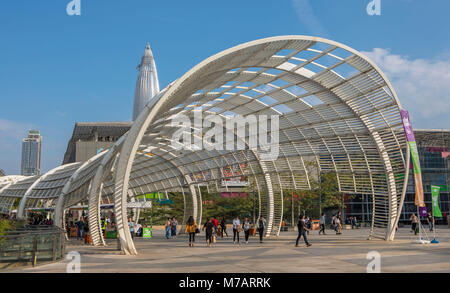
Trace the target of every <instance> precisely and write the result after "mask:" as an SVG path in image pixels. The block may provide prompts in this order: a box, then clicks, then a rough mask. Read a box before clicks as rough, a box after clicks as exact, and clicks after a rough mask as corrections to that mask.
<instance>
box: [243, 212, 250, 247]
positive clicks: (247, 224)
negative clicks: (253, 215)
mask: <svg viewBox="0 0 450 293" xmlns="http://www.w3.org/2000/svg"><path fill="white" fill-rule="evenodd" d="M242 229H243V230H244V234H245V244H248V237H249V236H250V222H249V221H248V218H247V217H246V218H245V219H244V223H242Z"/></svg>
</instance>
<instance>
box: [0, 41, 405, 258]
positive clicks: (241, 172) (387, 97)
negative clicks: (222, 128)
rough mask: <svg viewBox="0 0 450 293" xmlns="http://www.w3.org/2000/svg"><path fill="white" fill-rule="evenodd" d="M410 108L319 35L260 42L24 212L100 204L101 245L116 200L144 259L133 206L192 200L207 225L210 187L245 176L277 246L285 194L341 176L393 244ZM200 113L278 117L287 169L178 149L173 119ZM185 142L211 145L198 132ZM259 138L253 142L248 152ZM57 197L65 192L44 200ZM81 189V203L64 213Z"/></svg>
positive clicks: (167, 100)
mask: <svg viewBox="0 0 450 293" xmlns="http://www.w3.org/2000/svg"><path fill="white" fill-rule="evenodd" d="M400 109H401V105H400V102H399V100H398V98H397V96H396V94H395V91H394V90H393V88H392V86H391V84H390V83H389V81H388V80H387V78H386V77H385V76H384V74H383V73H382V72H381V71H380V70H379V69H378V67H377V66H376V65H375V64H373V63H372V62H371V61H370V60H369V59H368V58H367V57H365V56H364V55H362V54H361V53H359V52H357V51H356V50H354V49H351V48H349V47H347V46H345V45H343V44H340V43H337V42H333V41H330V40H326V39H322V38H316V37H308V36H281V37H272V38H267V39H261V40H256V41H253V42H249V43H245V44H241V45H238V46H236V47H233V48H231V49H228V50H225V51H223V52H221V53H218V54H216V55H214V56H212V57H210V58H208V59H206V60H204V61H203V62H201V63H200V64H198V65H197V66H195V67H194V68H192V69H191V70H190V71H188V72H187V73H186V74H185V75H183V76H182V77H181V78H179V79H177V80H176V81H174V82H173V83H171V84H170V85H169V86H167V87H166V88H165V89H164V90H162V91H161V92H160V93H159V94H158V95H157V96H156V97H154V98H153V99H151V100H150V102H149V103H148V104H147V105H146V107H145V108H144V110H143V111H142V112H141V114H140V115H139V116H138V117H137V118H136V120H135V122H134V124H133V126H132V127H131V129H130V131H129V132H128V133H127V134H126V135H125V136H123V137H122V139H121V140H119V141H117V143H116V144H115V146H114V147H113V148H112V149H110V150H108V152H106V153H105V154H104V155H103V154H102V155H99V156H97V157H94V158H93V159H91V160H90V161H88V162H86V163H85V164H83V165H80V164H75V165H70V166H67V165H65V166H66V167H61V169H58V168H57V169H54V170H52V171H50V172H49V173H50V174H45V175H43V176H42V177H41V178H39V179H38V182H39V183H37V184H35V185H34V186H31V187H29V188H28V190H27V191H26V192H25V196H23V197H22V201H21V207H22V208H23V207H25V206H27V205H28V204H27V202H28V201H29V200H31V199H32V198H33V199H36V200H37V199H42V198H46V199H58V198H59V202H60V204H59V208H58V214H59V213H60V210H61V209H62V208H64V207H67V206H68V205H70V204H72V203H74V202H76V201H77V200H78V201H79V200H82V199H83V197H84V199H85V200H86V199H87V198H88V197H89V198H88V199H89V206H90V210H89V218H90V225H92V228H91V229H90V230H91V231H94V232H93V233H94V234H95V235H97V234H98V235H97V236H96V237H94V238H95V239H94V243H95V244H101V243H102V242H103V239H102V236H101V233H100V232H99V231H100V229H99V224H98V221H99V215H98V214H99V212H98V206H99V202H100V200H99V199H100V195H101V194H102V192H103V193H113V194H114V202H115V210H116V221H117V227H118V231H119V238H120V240H121V244H122V250H123V251H124V253H127V254H136V253H137V252H136V249H135V248H134V244H133V241H132V239H131V236H130V233H129V230H128V229H127V227H128V226H127V211H126V201H127V199H128V198H130V197H134V196H136V195H140V194H144V193H147V192H157V191H179V192H182V193H183V195H185V218H186V217H187V216H189V215H193V216H194V217H195V218H196V219H197V222H199V223H200V222H201V192H200V188H199V186H207V188H208V190H211V189H212V190H217V189H218V186H219V185H220V184H222V182H226V180H227V179H229V178H234V177H241V176H245V177H246V178H248V180H249V181H252V182H254V184H255V185H256V187H255V188H256V192H257V194H258V196H259V199H260V200H259V207H260V208H259V213H260V215H259V216H264V217H265V218H266V219H267V222H268V227H267V231H266V233H267V235H278V233H279V230H280V227H281V221H282V217H283V192H285V191H286V190H300V189H310V188H311V180H312V178H316V177H317V176H318V174H319V173H320V172H334V173H336V176H337V180H338V184H339V191H340V192H343V193H347V194H368V195H371V197H372V200H373V204H372V226H371V231H370V235H369V236H370V237H380V238H383V239H386V240H392V239H393V238H394V233H395V225H396V223H397V221H398V216H399V214H400V211H401V204H400V203H401V200H402V198H403V197H404V194H405V191H406V188H405V187H406V185H405V182H407V179H408V170H409V168H408V166H409V155H408V154H409V152H408V151H406V152H405V150H407V145H406V140H405V136H404V133H403V128H402V121H401V118H400ZM199 112H201V113H202V114H203V117H205V116H207V115H208V114H215V115H219V116H220V117H222V118H223V119H224V120H232V119H233V118H234V117H236V116H238V115H242V116H245V117H248V115H269V116H270V115H276V116H277V117H278V119H279V134H278V135H279V155H278V158H277V159H274V160H263V159H262V153H261V150H260V149H255V148H249V147H248V146H247V145H246V147H245V148H244V149H242V150H214V149H212V150H211V149H209V150H207V149H205V148H203V149H195V148H191V149H189V148H188V149H182V150H179V149H176V148H174V145H176V143H177V142H176V141H173V139H172V137H173V135H174V133H175V131H178V130H179V129H180V128H179V127H174V126H173V125H172V118H174V117H176V116H177V115H179V114H184V115H186V116H188V117H192V116H194V114H195V113H199ZM184 131H188V132H189V133H191V132H192V133H194V136H195V135H197V136H200V137H201V136H202V133H201V132H198V131H197V129H196V128H195V127H193V128H192V129H185V130H184ZM270 131H272V130H270ZM251 135H252V134H249V133H246V137H245V139H244V141H248V140H249V138H250V136H251ZM228 139H233V140H234V137H233V138H228ZM405 154H407V155H405ZM80 169H81V170H82V171H80ZM77 170H79V171H77ZM75 173H76V175H75ZM58 180H59V181H58ZM50 182H53V183H50ZM56 182H58V183H56ZM47 187H49V188H50V189H52V190H54V192H53V193H52V192H50V191H48V192H47V191H42V190H44V189H46V188H47ZM81 187H83V188H84V189H81V190H83V192H78V193H77V194H78V195H77V197H76V198H77V200H66V201H65V202H64V203H63V202H61V201H62V198H67V199H69V198H70V194H74V192H75V190H80V188H81ZM62 190H64V192H62ZM3 193H4V191H0V198H1V197H2V196H3ZM53 204H54V203H53Z"/></svg>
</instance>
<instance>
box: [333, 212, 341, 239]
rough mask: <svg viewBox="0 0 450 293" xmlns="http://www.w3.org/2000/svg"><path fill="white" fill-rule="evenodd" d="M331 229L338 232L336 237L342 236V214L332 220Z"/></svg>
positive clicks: (339, 213)
mask: <svg viewBox="0 0 450 293" xmlns="http://www.w3.org/2000/svg"><path fill="white" fill-rule="evenodd" d="M331 228H332V229H333V230H334V231H335V232H336V235H340V234H342V213H341V212H338V213H337V214H336V215H333V217H332V218H331Z"/></svg>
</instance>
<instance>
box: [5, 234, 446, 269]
mask: <svg viewBox="0 0 450 293" xmlns="http://www.w3.org/2000/svg"><path fill="white" fill-rule="evenodd" d="M368 233H369V230H368V229H356V230H345V231H344V234H343V235H335V234H333V233H331V232H330V233H329V234H328V235H318V234H317V231H312V232H311V233H310V235H309V237H308V239H309V241H310V242H311V243H312V244H313V245H312V246H311V247H305V245H304V242H303V239H302V240H301V241H302V242H301V243H300V247H294V245H295V239H296V237H297V234H296V233H295V232H282V233H281V234H280V236H279V237H270V238H267V239H265V241H264V243H262V244H261V243H259V239H258V238H257V237H251V238H250V242H249V244H240V245H237V244H233V241H232V238H231V237H225V238H223V239H222V238H218V240H217V243H216V244H214V245H213V247H206V243H205V242H204V238H203V237H202V235H200V237H199V238H198V239H197V241H196V244H195V247H189V246H188V241H187V237H186V236H184V235H179V236H177V238H176V239H169V240H168V239H165V238H164V231H158V230H154V234H153V235H154V237H153V238H152V239H140V238H135V245H136V248H137V250H138V252H139V254H138V255H135V256H127V255H121V254H120V252H119V251H118V250H117V241H116V240H107V244H108V245H107V246H106V247H93V246H89V245H83V244H81V243H80V241H76V240H70V241H69V243H68V245H67V247H66V251H67V252H69V251H78V252H79V253H80V255H81V272H86V273H96V272H106V273H115V272H126V273H132V272H155V273H156V272H158V273H165V272H167V273H171V272H172V273H208V272H211V273H247V272H255V273H259V272H267V273H283V272H285V273H316V272H317V273H347V272H357V273H361V272H362V273H364V272H366V266H367V264H368V263H369V260H367V259H366V256H367V253H368V252H369V251H378V252H379V253H380V254H381V271H382V272H399V273H400V272H439V273H441V272H450V229H449V228H444V227H442V228H440V229H439V230H438V232H437V234H436V235H437V238H438V239H439V241H441V243H439V244H428V245H418V244H413V243H412V241H413V240H415V239H417V236H414V234H412V233H410V232H409V228H400V229H399V230H398V232H397V235H396V240H395V241H393V242H386V241H382V240H367V235H368ZM67 264H68V260H62V261H59V262H56V263H51V264H46V265H42V266H37V267H35V268H18V269H12V270H7V271H6V272H27V273H28V272H31V273H36V272H37V273H39V272H50V273H59V272H66V266H67Z"/></svg>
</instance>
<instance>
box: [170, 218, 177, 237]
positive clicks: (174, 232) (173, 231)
mask: <svg viewBox="0 0 450 293" xmlns="http://www.w3.org/2000/svg"><path fill="white" fill-rule="evenodd" d="M177 225H178V221H177V219H176V218H175V217H172V222H171V223H170V234H171V235H172V238H176V236H177Z"/></svg>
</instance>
